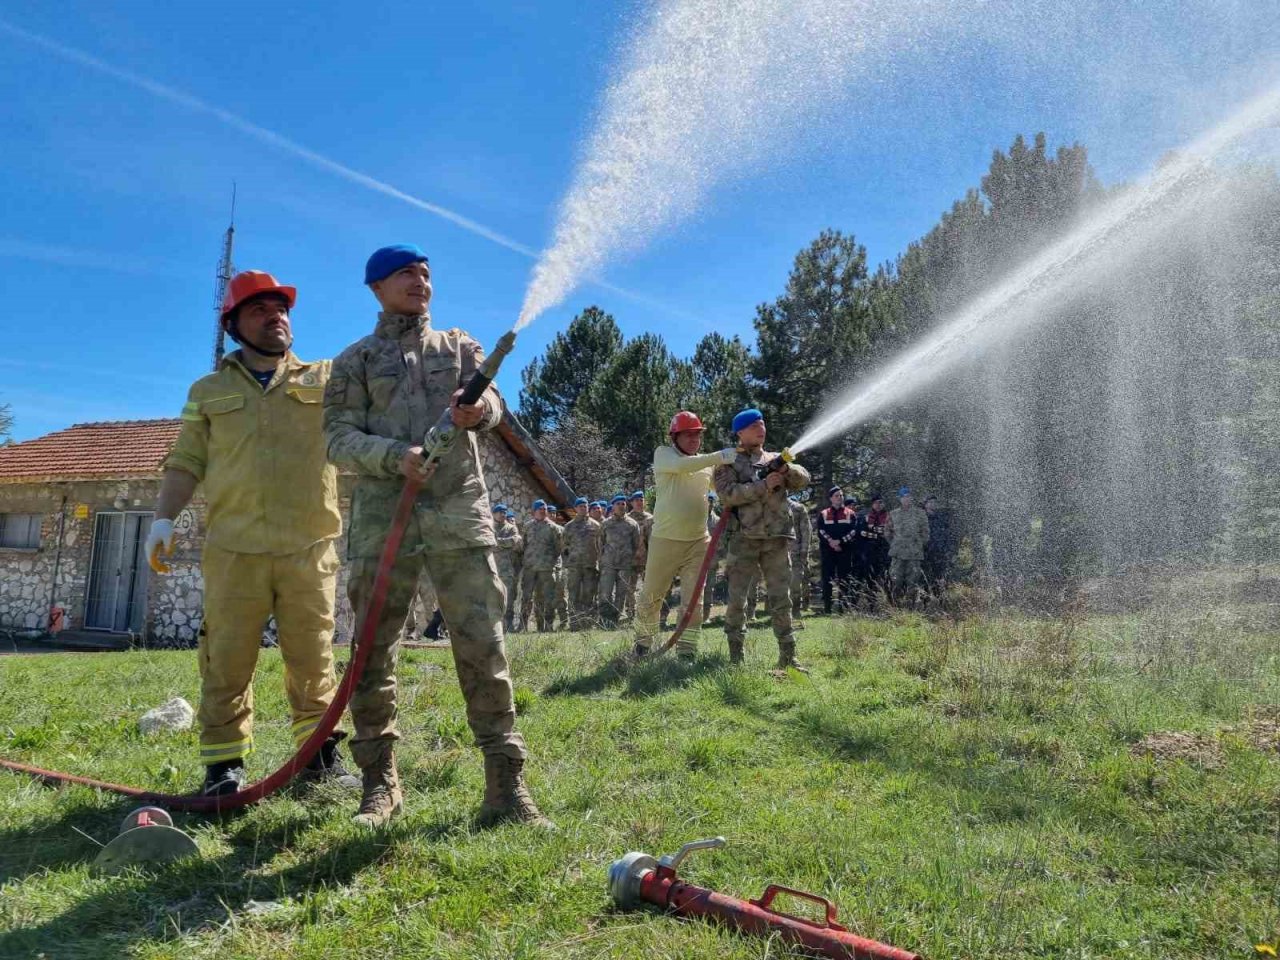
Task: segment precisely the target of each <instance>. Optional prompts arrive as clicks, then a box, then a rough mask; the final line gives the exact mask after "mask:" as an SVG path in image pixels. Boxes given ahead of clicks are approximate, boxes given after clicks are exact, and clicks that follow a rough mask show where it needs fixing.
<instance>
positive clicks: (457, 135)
mask: <svg viewBox="0 0 1280 960" xmlns="http://www.w3.org/2000/svg"><path fill="white" fill-rule="evenodd" d="M1036 2H1038V0H1028V3H1027V7H1028V8H1032V7H1034V6H1035V4H1036ZM635 6H636V5H635V4H632V3H614V2H606V0H597V2H594V3H590V4H583V3H580V2H579V3H571V2H559V0H545V2H540V3H527V2H525V3H517V2H510V3H499V2H492V3H476V4H452V5H434V4H421V3H416V4H411V3H382V4H378V5H370V4H350V3H319V2H317V3H309V4H288V5H285V4H272V3H263V2H257V3H240V2H223V3H221V4H218V5H217V6H216V7H209V6H207V5H194V4H173V3H164V4H162V3H151V2H122V3H114V4H103V3H92V2H69V3H64V4H59V5H51V4H37V3H14V4H6V5H5V6H4V8H3V10H2V11H0V96H3V100H4V103H5V109H4V110H3V111H0V144H3V148H0V211H3V213H2V214H0V290H3V291H4V310H3V315H2V318H0V344H2V346H0V402H6V403H9V404H10V405H11V406H12V409H13V413H14V415H15V417H16V421H17V423H16V430H15V437H16V438H17V439H20V440H21V439H27V438H30V437H33V436H38V435H40V434H43V433H46V432H49V431H51V430H56V429H60V428H62V427H65V426H68V425H70V424H72V423H77V422H83V421H90V420H112V419H126V418H141V417H161V416H174V415H176V413H177V411H178V410H179V408H180V407H181V405H182V400H183V396H184V394H185V388H186V386H187V384H189V383H190V381H191V380H193V379H194V378H196V377H198V376H199V375H201V374H202V373H204V372H205V371H206V370H207V369H208V366H209V360H210V354H211V349H212V341H213V322H214V321H213V312H212V288H213V278H214V268H215V265H216V261H217V257H218V253H219V245H220V242H221V236H222V232H223V230H224V229H225V227H226V225H227V219H228V207H229V203H230V194H231V183H232V181H233V180H234V181H236V183H237V184H238V207H237V214H236V227H237V233H236V265H237V267H238V268H241V269H245V268H251V267H252V268H259V269H267V270H270V271H271V272H273V273H275V274H276V275H277V276H278V277H279V278H280V279H282V280H283V281H285V282H288V283H293V284H296V285H297V286H298V287H299V290H300V296H299V302H298V306H297V309H296V310H295V313H294V326H295V335H296V338H297V339H296V349H297V351H298V352H299V353H300V354H301V355H302V356H304V357H308V358H311V357H321V356H332V355H333V354H335V353H336V352H338V351H339V350H341V349H342V347H344V346H345V345H346V344H348V343H350V342H351V341H352V340H354V339H356V338H358V337H359V336H362V335H363V334H365V333H366V332H368V331H369V329H370V328H371V326H372V323H373V320H374V317H375V313H376V309H377V308H376V304H375V302H374V301H373V299H372V297H371V296H370V295H369V293H368V292H367V291H366V290H365V289H364V288H363V287H362V286H361V283H360V280H361V274H362V269H363V263H364V260H365V258H366V257H367V255H368V254H369V252H370V251H371V250H372V249H374V248H375V247H377V246H379V245H381V244H383V243H389V242H401V241H406V240H408V241H414V242H417V243H419V244H421V245H422V246H423V247H425V248H426V249H427V250H428V252H429V253H430V255H431V260H432V269H433V273H434V278H435V285H436V300H435V303H434V307H433V313H434V315H435V320H436V323H437V324H438V325H441V326H460V327H463V328H464V329H466V330H468V331H469V332H470V333H472V334H473V335H474V336H476V337H477V338H478V339H479V340H481V341H482V342H484V343H486V344H491V343H493V341H494V340H495V339H496V338H497V337H498V335H499V334H501V333H502V332H503V331H504V330H506V329H508V328H509V327H510V326H511V324H512V323H513V321H514V318H515V316H516V312H517V311H518V309H519V306H520V302H521V299H522V296H523V293H524V288H525V285H526V283H527V281H528V277H529V272H530V269H531V268H532V265H533V264H532V261H531V260H530V259H529V258H528V257H527V256H524V255H522V254H520V253H518V252H515V251H512V250H510V249H507V248H505V247H503V246H500V245H498V244H495V243H493V242H491V241H490V240H487V239H484V238H482V237H480V236H477V235H475V234H474V233H471V232H468V231H467V230H465V229H462V228H460V227H459V226H457V225H456V224H454V223H451V222H449V221H447V220H445V219H442V218H440V217H438V216H435V215H433V214H431V213H428V212H425V211H423V210H421V209H418V208H416V207H414V206H412V205H410V204H408V203H405V202H403V201H402V200H398V199H395V198H394V197H391V196H387V195H386V194H385V193H379V192H376V191H374V190H370V189H368V188H367V187H366V186H363V185H361V184H359V183H357V182H354V181H353V180H351V179H350V178H348V177H344V176H343V175H341V174H338V173H335V171H334V169H333V168H332V167H330V168H328V169H326V168H323V167H321V166H317V165H316V164H315V163H311V162H308V161H307V160H305V159H303V158H301V157H299V156H298V155H297V154H296V153H294V152H290V151H289V150H287V149H281V148H280V146H279V145H278V144H277V145H273V144H271V143H269V142H265V141H264V140H263V139H262V138H260V137H258V136H256V135H254V134H253V133H252V132H251V131H249V130H248V129H247V128H245V127H237V126H234V125H231V124H228V123H227V122H225V118H224V119H219V117H217V116H215V115H213V114H211V113H209V112H208V111H203V110H195V109H191V107H190V106H184V105H183V104H182V103H179V102H174V100H173V99H172V98H169V99H166V98H164V97H157V96H156V95H154V93H151V92H147V91H146V90H144V89H141V88H140V87H138V86H137V85H135V84H131V83H128V82H126V81H124V80H122V79H121V78H120V77H119V76H118V75H113V74H111V73H109V72H104V71H103V70H101V69H94V68H93V67H91V66H89V65H87V63H86V62H84V61H82V60H81V61H77V60H76V59H75V58H74V56H69V55H68V54H67V51H66V50H65V49H64V51H63V52H62V53H61V54H60V53H57V52H55V51H54V50H52V49H50V48H49V47H48V46H47V45H42V44H41V43H39V42H35V41H33V39H32V36H31V35H34V36H37V37H42V38H45V39H46V40H48V41H51V42H53V43H56V44H60V45H62V46H63V47H64V48H70V49H71V50H73V51H79V53H81V54H84V55H87V56H89V57H91V58H94V59H96V60H97V61H100V62H102V63H104V64H107V65H109V66H110V67H113V68H116V69H118V70H124V71H128V72H129V73H131V74H133V75H136V76H139V77H143V78H146V79H147V80H149V81H152V82H154V83H156V84H160V85H162V86H163V87H165V88H166V89H168V90H170V91H173V92H176V93H177V94H179V95H186V96H189V97H193V98H196V99H197V100H199V101H201V102H203V103H205V104H209V105H212V106H214V107H216V108H219V109H221V110H223V111H228V112H230V113H231V114H234V115H235V116H236V117H238V118H241V119H242V120H243V121H244V122H245V123H247V124H250V125H254V126H256V127H259V128H262V129H265V130H268V131H272V132H274V133H275V134H277V135H279V136H281V137H284V138H287V139H288V140H289V141H291V142H293V143H295V144H298V145H301V146H303V147H305V148H306V149H308V150H310V151H312V152H314V153H315V154H317V155H320V156H323V157H325V158H328V159H329V160H330V161H332V162H333V163H336V164H340V165H342V166H343V167H345V168H347V169H349V170H352V171H357V172H359V173H360V174H363V175H365V176H368V177H370V178H373V179H375V180H377V181H380V182H382V183H385V184H388V185H392V186H394V187H395V188H397V189H399V190H401V191H403V192H405V193H407V194H411V195H413V196H415V197H418V198H421V199H422V200H425V201H428V202H430V203H432V204H437V205H440V206H442V207H445V208H448V209H450V210H453V211H456V212H457V213H458V214H461V215H463V216H465V217H467V218H470V219H471V220H474V221H476V222H478V223H481V224H484V225H485V226H486V227H488V228H491V229H492V230H493V231H495V232H497V233H499V234H501V235H503V236H505V237H509V238H511V239H513V240H515V241H516V242H517V243H518V244H520V245H523V246H526V247H528V248H532V249H539V248H541V247H542V246H544V245H545V244H546V243H547V241H548V238H549V236H550V233H551V230H552V227H553V226H554V222H555V214H556V208H557V203H558V201H559V200H560V198H561V196H562V195H563V193H564V191H565V189H566V188H567V186H568V185H569V182H570V179H571V177H572V175H573V170H574V163H575V161H576V159H577V157H578V156H579V153H580V145H581V142H582V140H583V139H584V137H585V136H586V135H587V134H588V133H589V131H590V124H591V118H592V115H593V111H594V110H595V109H596V107H597V105H598V102H599V95H600V91H601V89H602V87H603V85H604V84H605V83H606V82H607V80H608V78H609V75H610V74H609V70H610V62H611V56H610V52H611V51H612V50H614V49H616V48H617V45H618V44H619V43H620V42H621V40H622V37H623V36H624V35H625V32H626V28H627V24H628V22H629V18H631V17H632V16H633V15H634V11H635ZM1079 6H1080V10H1079V11H1077V13H1075V14H1072V15H1069V16H1063V17H1061V18H1058V19H1054V20H1053V21H1044V22H1039V21H1038V20H1037V19H1036V16H1033V15H1031V14H1028V16H1027V17H1026V18H1017V17H1015V18H1012V19H1002V20H1000V21H999V22H993V23H992V24H990V25H989V27H990V29H987V28H986V25H982V24H978V25H976V26H975V27H974V28H973V29H972V30H971V31H970V32H969V34H968V35H967V36H966V37H964V38H962V39H960V40H958V41H957V42H956V43H953V44H929V43H924V44H909V43H908V44H904V51H903V52H902V53H901V54H896V55H895V56H894V57H893V64H894V69H893V71H892V74H891V75H889V76H881V77H880V78H879V81H878V82H876V83H874V84H869V85H866V86H865V87H864V88H862V89H858V88H857V87H855V88H854V89H851V90H848V91H846V94H845V96H844V97H843V98H842V99H841V100H840V101H839V102H838V103H836V104H833V107H832V112H831V115H830V116H828V117H826V118H825V122H824V123H823V125H822V126H821V128H820V129H817V130H815V131H814V132H813V135H812V136H808V137H804V136H802V137H798V138H797V137H788V138H786V140H785V142H780V143H777V144H775V145H774V146H773V147H771V149H770V151H769V160H768V162H767V163H766V164H764V165H763V166H762V167H761V168H759V169H757V170H755V171H753V172H752V173H751V175H750V176H747V177H742V178H739V179H737V180H735V181H734V182H732V183H728V184H725V185H723V186H722V187H720V188H719V189H717V190H716V191H714V192H713V193H712V195H711V197H710V199H709V202H708V204H707V205H706V207H705V208H704V209H702V210H701V211H699V213H698V214H697V215H695V216H694V217H692V218H690V219H688V220H686V221H685V222H683V223H681V224H678V225H675V226H674V227H673V228H672V229H670V230H668V231H666V232H665V233H664V234H663V235H661V236H660V237H658V238H657V239H656V240H655V241H654V242H653V243H652V244H650V245H649V246H648V247H647V248H646V249H644V250H642V251H640V252H639V253H638V254H637V255H635V256H633V257H631V258H629V259H628V260H626V261H625V262H622V263H617V264H613V265H611V266H610V268H609V269H608V271H607V272H606V274H605V277H604V279H606V280H607V281H608V282H609V283H610V284H611V285H616V286H617V287H620V288H624V289H626V290H632V291H636V292H638V293H640V294H642V295H643V296H644V298H645V300H644V301H637V300H633V299H628V298H627V297H626V296H625V295H623V294H622V293H619V292H616V291H614V290H610V289H605V288H602V287H599V286H590V285H589V286H586V287H584V288H582V289H580V290H579V291H578V292H577V293H576V294H574V295H573V296H572V297H571V298H570V299H569V301H568V302H567V303H566V304H565V305H564V306H563V307H561V308H559V309H557V310H554V311H551V312H549V313H547V314H546V315H544V316H543V317H542V318H540V319H539V320H538V321H537V322H536V323H535V324H534V325H532V326H531V327H529V328H528V329H527V330H526V331H524V332H523V333H522V334H521V337H520V342H519V345H518V348H517V352H516V354H515V356H514V357H513V360H512V361H509V362H508V364H507V366H506V368H505V369H504V371H503V374H502V377H501V379H500V384H501V385H502V387H503V389H504V392H505V393H506V394H507V395H508V397H509V399H510V400H511V402H512V404H513V406H514V404H515V398H516V391H517V389H518V384H519V377H518V372H519V369H520V367H522V366H524V364H525V363H527V362H528V360H529V359H530V358H531V357H533V356H534V355H536V354H537V353H539V352H540V351H541V350H542V349H543V347H545V345H546V343H547V341H548V340H549V339H550V337H551V336H552V335H554V333H555V332H556V330H557V329H561V328H562V327H563V326H564V325H565V324H566V323H567V322H568V319H569V317H571V316H572V314H573V313H574V312H576V311H578V310H580V309H582V308H583V307H585V306H587V305H589V304H592V303H596V304H599V305H600V306H602V307H604V308H605V309H608V310H610V311H611V312H613V313H614V314H615V316H617V318H618V320H619V322H620V324H621V325H622V327H623V330H624V332H625V333H627V334H628V335H634V334H638V333H642V332H645V331H648V330H653V331H656V332H659V333H661V334H662V335H663V336H664V337H665V338H666V339H667V342H668V343H669V344H670V346H671V347H672V348H673V349H674V350H675V351H676V352H677V353H681V354H688V353H690V352H691V351H692V349H693V346H694V344H695V343H696V341H697V339H698V338H699V337H700V336H701V335H702V334H703V333H705V332H707V331H710V330H717V331H720V332H722V333H726V334H733V333H738V334H741V335H743V336H744V338H746V339H748V340H749V339H750V338H751V319H752V316H753V313H754V307H755V305H756V304H757V303H760V302H762V301H765V300H768V299H771V298H773V297H774V296H776V295H777V294H778V293H779V292H781V290H782V287H783V284H784V283H785V280H786V275H787V272H788V269H789V267H790V264H791V260H792V258H793V256H794V255H795V253H796V251H797V250H798V249H800V248H801V247H802V246H803V245H805V244H806V243H807V242H809V241H810V240H811V239H812V238H813V237H814V236H816V234H817V233H818V232H819V231H820V230H821V229H823V228H824V227H838V228H840V229H843V230H845V231H848V232H852V233H854V234H855V235H856V236H857V237H858V239H859V240H860V241H861V242H863V243H864V244H866V246H867V247H868V250H869V253H870V256H871V258H872V260H873V261H879V260H884V259H889V258H892V257H893V256H895V255H896V254H897V253H898V252H900V251H901V250H902V249H903V247H905V245H906V244H907V243H908V242H909V241H910V240H912V239H914V238H916V237H918V236H919V235H920V234H921V233H923V232H924V231H925V230H927V229H928V228H929V227H930V226H931V225H932V224H933V223H934V222H936V220H937V218H938V216H939V214H940V213H941V212H942V211H943V210H945V209H946V208H947V207H948V206H949V205H950V203H951V202H952V201H953V200H954V199H956V198H957V197H959V196H960V195H961V194H962V193H963V191H964V190H965V188H966V187H969V186H975V185H976V184H977V182H978V179H979V177H980V176H981V174H982V173H983V171H984V170H985V168H986V166H987V163H988V162H989V160H990V155H991V151H992V149H993V148H994V147H996V146H1005V145H1007V144H1008V142H1009V141H1010V140H1011V139H1012V137H1013V136H1014V135H1015V134H1016V133H1018V132H1023V133H1026V134H1031V133H1034V132H1035V131H1036V130H1042V129H1043V130H1045V131H1047V133H1048V134H1049V137H1050V141H1051V143H1052V144H1057V143H1059V142H1071V141H1075V140H1079V141H1081V142H1083V143H1085V144H1087V145H1088V146H1089V148H1090V150H1091V153H1092V157H1093V160H1094V163H1095V166H1096V168H1097V169H1098V171H1099V173H1100V175H1101V176H1102V178H1103V180H1104V181H1106V182H1115V181H1117V180H1121V179H1125V178H1131V177H1135V176H1138V175H1140V174H1141V173H1142V171H1144V170H1145V169H1146V168H1147V167H1148V166H1149V165H1150V164H1151V163H1153V162H1154V161H1155V160H1156V159H1157V158H1158V157H1159V156H1160V155H1161V154H1162V153H1164V152H1165V151H1166V150H1168V149H1170V148H1173V147H1176V146H1177V145H1178V144H1179V143H1180V142H1182V141H1184V140H1185V139H1187V138H1188V137H1189V136H1190V135H1192V134H1194V133H1196V132H1197V131H1199V130H1200V129H1203V128H1204V127H1206V126H1208V125H1209V124H1211V123H1212V122H1213V121H1214V120H1215V119H1216V118H1217V117H1219V116H1221V115H1222V114H1223V113H1224V112H1225V111H1226V110H1227V109H1228V108H1229V106H1230V105H1231V104H1232V103H1234V102H1235V101H1236V100H1237V99H1239V98H1241V97H1243V96H1244V95H1245V94H1247V93H1250V92H1253V91H1256V90H1257V89H1258V88H1259V85H1260V84H1261V83H1263V82H1264V80H1266V79H1268V78H1269V79H1270V80H1271V81H1272V82H1274V80H1275V79H1276V51H1277V50H1280V26H1277V23H1276V21H1277V20H1280V18H1277V17H1275V11H1274V5H1273V3H1271V2H1262V0H1215V2H1214V3H1208V2H1205V3H1199V2H1194V0H1150V2H1142V3H1139V2H1137V0H1134V2H1132V3H1114V2H1108V3H1103V2H1101V0H1098V2H1097V3H1096V5H1094V6H1090V4H1089V3H1086V2H1082V3H1081V4H1080V5H1079ZM1086 8H1088V9H1086ZM6 24H7V25H8V26H9V27H11V28H15V29H16V31H18V32H15V29H6V27H5V25H6ZM24 33H25V34H26V35H24ZM661 305H665V306H661Z"/></svg>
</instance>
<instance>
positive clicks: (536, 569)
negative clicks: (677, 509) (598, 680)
mask: <svg viewBox="0 0 1280 960" xmlns="http://www.w3.org/2000/svg"><path fill="white" fill-rule="evenodd" d="M606 511H607V513H606ZM493 518H494V530H495V536H496V537H497V541H498V545H497V550H496V551H495V558H496V560H497V564H498V575H499V577H501V579H502V582H503V583H504V584H505V585H506V588H507V609H506V618H505V622H506V626H507V629H508V630H511V631H512V632H519V631H521V630H528V629H531V628H533V627H534V626H536V627H537V629H538V630H539V631H542V632H548V631H551V630H554V629H556V626H557V624H558V625H559V629H562V630H581V629H586V628H588V627H594V626H597V625H603V626H606V627H609V628H614V627H617V626H618V625H619V624H620V623H622V622H623V621H624V620H631V619H634V617H635V610H636V588H637V584H638V580H639V573H640V571H643V569H644V564H645V559H646V554H647V551H648V548H649V536H650V533H651V532H652V529H653V514H652V513H650V512H649V511H648V510H647V509H645V495H644V492H643V491H641V490H637V491H635V492H634V493H632V494H631V496H630V497H628V496H626V495H625V494H621V493H619V494H616V495H614V496H613V498H612V499H611V500H609V501H604V500H595V501H589V500H588V499H587V498H586V497H578V498H577V500H575V501H574V503H573V505H572V507H571V508H566V509H565V510H563V511H554V512H553V510H552V508H551V506H549V505H548V504H547V502H546V501H545V500H535V501H534V502H533V506H532V510H531V515H530V517H529V519H528V520H527V521H526V522H525V524H524V526H523V528H521V527H520V526H518V525H517V524H516V520H515V511H514V510H513V509H511V508H510V507H509V506H507V505H506V504H505V503H497V504H494V507H493Z"/></svg>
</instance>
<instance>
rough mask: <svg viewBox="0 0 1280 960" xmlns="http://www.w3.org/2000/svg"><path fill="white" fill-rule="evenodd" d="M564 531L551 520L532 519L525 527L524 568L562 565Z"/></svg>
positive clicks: (549, 567) (545, 567)
mask: <svg viewBox="0 0 1280 960" xmlns="http://www.w3.org/2000/svg"><path fill="white" fill-rule="evenodd" d="M563 549H564V531H563V530H561V529H560V525H559V524H557V523H554V522H552V521H551V520H530V521H529V522H528V523H527V524H525V527H524V568H525V569H526V570H554V569H555V568H556V567H558V566H559V565H560V552H561V551H562V550H563Z"/></svg>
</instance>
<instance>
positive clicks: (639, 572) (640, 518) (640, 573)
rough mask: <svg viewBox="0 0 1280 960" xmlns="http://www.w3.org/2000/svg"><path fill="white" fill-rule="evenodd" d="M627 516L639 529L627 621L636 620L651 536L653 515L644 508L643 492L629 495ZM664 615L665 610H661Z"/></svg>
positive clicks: (638, 491)
mask: <svg viewBox="0 0 1280 960" xmlns="http://www.w3.org/2000/svg"><path fill="white" fill-rule="evenodd" d="M627 516H628V517H630V518H631V519H632V520H634V521H635V522H636V525H637V526H639V527H640V550H639V552H637V553H636V566H635V573H634V580H633V582H632V584H631V589H630V590H629V591H628V593H627V608H626V613H627V619H628V620H634V619H635V618H636V595H637V594H638V593H639V592H640V583H641V581H642V580H643V579H644V568H645V564H646V563H648V560H649V537H650V536H652V535H653V514H652V513H650V512H649V511H648V510H646V509H645V507H644V491H643V490H637V491H636V492H635V493H633V494H631V501H630V505H629V507H628V510H627ZM663 613H664V615H665V613H666V610H665V609H664V610H663Z"/></svg>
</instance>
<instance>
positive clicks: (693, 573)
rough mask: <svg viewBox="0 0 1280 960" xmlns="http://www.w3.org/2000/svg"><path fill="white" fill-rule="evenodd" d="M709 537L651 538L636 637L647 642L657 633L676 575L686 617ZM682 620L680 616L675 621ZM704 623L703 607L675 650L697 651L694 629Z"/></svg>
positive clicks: (692, 620) (696, 613)
mask: <svg viewBox="0 0 1280 960" xmlns="http://www.w3.org/2000/svg"><path fill="white" fill-rule="evenodd" d="M710 542H711V541H710V538H709V537H703V538H702V539H701V540H668V539H666V538H665V537H654V538H652V539H651V540H650V541H649V558H648V559H647V560H646V561H645V565H644V585H643V586H642V587H641V588H640V600H639V601H638V603H637V605H636V639H637V640H640V641H644V642H648V641H649V640H650V639H652V637H653V636H654V634H656V633H657V632H658V613H659V611H660V610H661V609H662V601H663V599H664V598H665V597H666V595H667V592H668V591H669V590H670V589H671V584H672V582H673V581H674V580H675V578H676V577H677V576H679V577H680V617H683V616H684V610H685V607H687V606H688V605H689V598H690V597H692V596H693V587H694V585H695V584H696V583H697V582H698V570H699V568H700V567H701V566H702V558H703V557H705V556H706V555H707V544H709V543H710ZM679 622H680V619H679V617H677V619H676V623H679ZM700 626H702V607H701V606H698V607H696V608H695V609H694V611H693V617H692V618H691V619H690V620H689V629H688V630H686V631H685V633H684V635H683V636H682V637H681V638H680V639H679V640H678V641H676V649H677V650H680V651H688V652H689V653H692V652H694V651H695V650H696V649H697V640H695V639H694V637H695V636H696V634H694V633H692V632H691V631H693V630H697V629H698V627H700Z"/></svg>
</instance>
